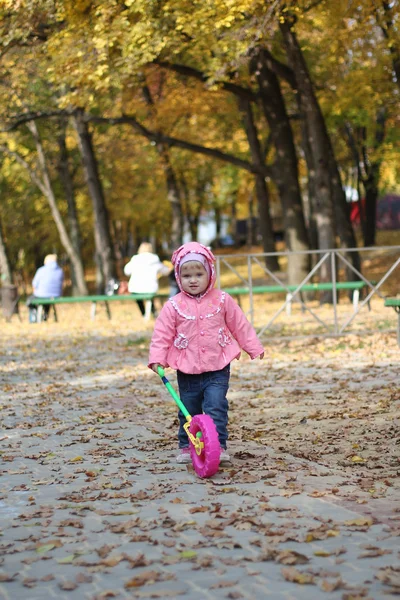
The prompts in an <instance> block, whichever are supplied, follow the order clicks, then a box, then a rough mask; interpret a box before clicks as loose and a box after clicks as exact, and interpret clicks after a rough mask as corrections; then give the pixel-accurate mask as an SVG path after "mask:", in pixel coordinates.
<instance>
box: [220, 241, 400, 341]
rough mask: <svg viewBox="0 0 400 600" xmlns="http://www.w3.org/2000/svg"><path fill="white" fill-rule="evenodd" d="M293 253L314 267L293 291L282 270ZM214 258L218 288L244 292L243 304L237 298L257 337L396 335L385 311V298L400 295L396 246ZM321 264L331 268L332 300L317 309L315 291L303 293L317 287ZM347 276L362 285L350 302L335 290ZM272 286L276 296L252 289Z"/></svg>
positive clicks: (391, 314) (393, 318)
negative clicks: (273, 265) (356, 260)
mask: <svg viewBox="0 0 400 600" xmlns="http://www.w3.org/2000/svg"><path fill="white" fill-rule="evenodd" d="M354 252H358V253H359V257H360V261H361V267H360V269H357V268H355V267H354V266H353V261H352V257H351V253H354ZM295 254H309V255H310V263H311V264H313V265H314V266H313V267H312V268H311V269H310V271H309V273H308V274H307V276H306V277H304V279H303V280H302V281H301V282H300V283H299V284H298V285H297V286H296V287H295V289H293V286H290V287H289V283H288V279H287V265H288V261H289V260H290V257H291V256H293V255H295ZM271 256H275V257H276V258H277V260H278V263H279V266H280V270H279V271H273V270H271V269H269V268H268V267H267V266H266V258H267V257H271ZM216 258H217V264H216V269H217V285H218V286H219V287H221V288H228V287H239V288H240V287H241V288H248V296H247V297H246V299H245V300H244V297H243V296H238V298H239V299H240V301H241V305H242V308H243V310H244V311H245V313H246V314H247V316H248V318H249V319H250V320H251V322H252V324H253V325H254V326H255V327H256V329H257V332H258V334H259V336H262V335H267V334H268V335H269V336H273V335H274V334H278V335H280V336H282V335H283V336H288V337H292V336H298V335H329V336H335V335H344V334H347V333H355V332H357V333H364V332H367V331H373V330H376V329H379V330H380V331H392V330H395V327H396V315H395V312H394V311H393V310H391V309H388V308H385V307H384V299H385V297H387V296H396V295H397V294H399V293H400V268H399V266H400V246H381V247H373V248H351V249H341V248H338V249H332V250H326V251H320V250H318V251H316V250H312V251H307V252H302V253H290V252H275V253H271V254H231V255H219V256H217V257H216ZM324 265H329V266H330V269H328V271H330V273H331V281H330V283H331V296H332V298H331V300H332V301H331V303H329V304H321V302H320V298H318V292H316V293H312V294H310V292H309V291H307V293H305V290H304V288H305V286H306V289H308V290H309V287H310V286H309V284H311V283H318V281H319V280H320V275H321V268H323V266H324ZM349 273H350V274H351V277H350V278H351V279H352V280H353V281H361V282H363V283H364V284H365V285H364V287H363V290H362V293H361V296H360V298H359V297H358V294H359V292H358V291H357V290H354V292H353V298H352V299H349V297H348V294H349V293H348V292H346V291H345V290H342V289H340V288H341V286H340V285H339V287H338V284H340V283H341V282H344V281H346V279H349ZM271 284H272V285H274V286H279V287H281V290H280V293H279V292H277V291H276V292H275V293H274V294H270V293H264V294H263V293H260V294H258V293H256V292H257V287H260V286H268V285H271ZM307 286H308V288H307ZM292 306H293V310H291V308H292Z"/></svg>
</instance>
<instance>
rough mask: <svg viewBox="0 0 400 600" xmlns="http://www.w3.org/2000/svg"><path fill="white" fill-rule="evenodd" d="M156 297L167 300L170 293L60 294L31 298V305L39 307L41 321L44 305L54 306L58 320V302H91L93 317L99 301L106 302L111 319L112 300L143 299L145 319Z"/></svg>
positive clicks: (40, 319)
mask: <svg viewBox="0 0 400 600" xmlns="http://www.w3.org/2000/svg"><path fill="white" fill-rule="evenodd" d="M154 298H160V299H161V300H165V299H166V298H168V294H121V295H120V296H118V295H115V296H107V295H105V294H104V295H102V294H100V295H96V296H60V297H59V298H32V299H30V301H29V302H30V305H31V306H37V307H38V314H37V321H38V323H40V322H41V321H42V320H43V305H45V304H46V305H48V304H50V306H51V307H52V308H53V314H54V320H55V321H58V318H57V311H56V304H80V303H83V302H90V303H91V309H90V316H91V318H92V319H94V318H95V317H96V309H97V303H98V302H104V305H105V307H106V311H107V316H108V318H109V319H111V310H110V306H109V303H110V302H117V301H118V302H120V301H126V300H131V301H132V300H143V301H144V303H145V311H146V312H145V315H144V317H145V319H146V320H148V319H149V318H150V314H151V301H152V300H153V299H154Z"/></svg>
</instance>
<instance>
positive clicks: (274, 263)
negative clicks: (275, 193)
mask: <svg viewBox="0 0 400 600" xmlns="http://www.w3.org/2000/svg"><path fill="white" fill-rule="evenodd" d="M238 105H239V110H240V111H241V113H242V116H243V124H244V128H245V131H246V135H247V140H248V142H249V148H250V154H251V157H252V161H253V163H254V164H255V165H257V166H261V165H263V164H264V157H263V154H262V151H261V146H260V141H259V139H258V135H257V129H256V126H255V123H254V119H253V112H252V109H251V104H250V102H249V100H245V99H244V98H239V99H238ZM255 179H256V186H255V187H256V195H257V202H258V218H259V223H260V234H261V237H262V242H263V250H264V252H267V253H270V252H275V242H274V232H273V228H272V219H271V215H270V211H269V193H268V188H267V184H266V182H265V177H264V175H261V174H259V173H257V174H256V175H255ZM265 264H266V266H267V268H268V269H270V270H271V271H279V263H278V259H277V257H276V256H266V257H265Z"/></svg>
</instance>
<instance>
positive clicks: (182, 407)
mask: <svg viewBox="0 0 400 600" xmlns="http://www.w3.org/2000/svg"><path fill="white" fill-rule="evenodd" d="M157 373H158V374H159V376H160V377H161V381H162V382H163V384H164V385H165V387H166V388H167V390H168V391H169V393H170V394H171V396H172V397H173V399H174V400H175V402H176V404H177V405H178V408H179V409H180V410H181V411H182V412H183V415H184V417H185V419H187V418H188V417H190V413H189V412H188V411H187V410H186V407H185V405H184V404H183V402H182V400H181V399H180V398H179V396H178V394H177V393H176V391H175V390H174V388H173V387H172V385H171V384H170V382H169V381H168V379H167V378H166V377H165V374H164V369H163V368H162V367H157Z"/></svg>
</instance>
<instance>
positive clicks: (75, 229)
mask: <svg viewBox="0 0 400 600" xmlns="http://www.w3.org/2000/svg"><path fill="white" fill-rule="evenodd" d="M60 125H61V132H60V135H59V136H58V147H59V162H58V172H59V177H60V181H61V185H62V187H63V190H64V194H65V198H66V200H67V207H68V223H69V233H70V236H71V243H72V246H73V248H74V250H75V252H76V254H77V255H78V256H79V260H80V262H81V265H82V270H83V261H82V242H81V233H80V229H79V221H78V213H77V210H76V202H75V192H74V184H73V181H72V177H71V172H70V166H69V157H68V150H67V145H66V142H65V122H62V123H61V124H60ZM71 280H72V294H73V295H74V296H77V295H86V294H87V293H88V290H87V287H86V283H85V281H83V282H82V281H78V276H77V274H76V272H75V267H74V265H73V263H71ZM82 284H83V285H82Z"/></svg>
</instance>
